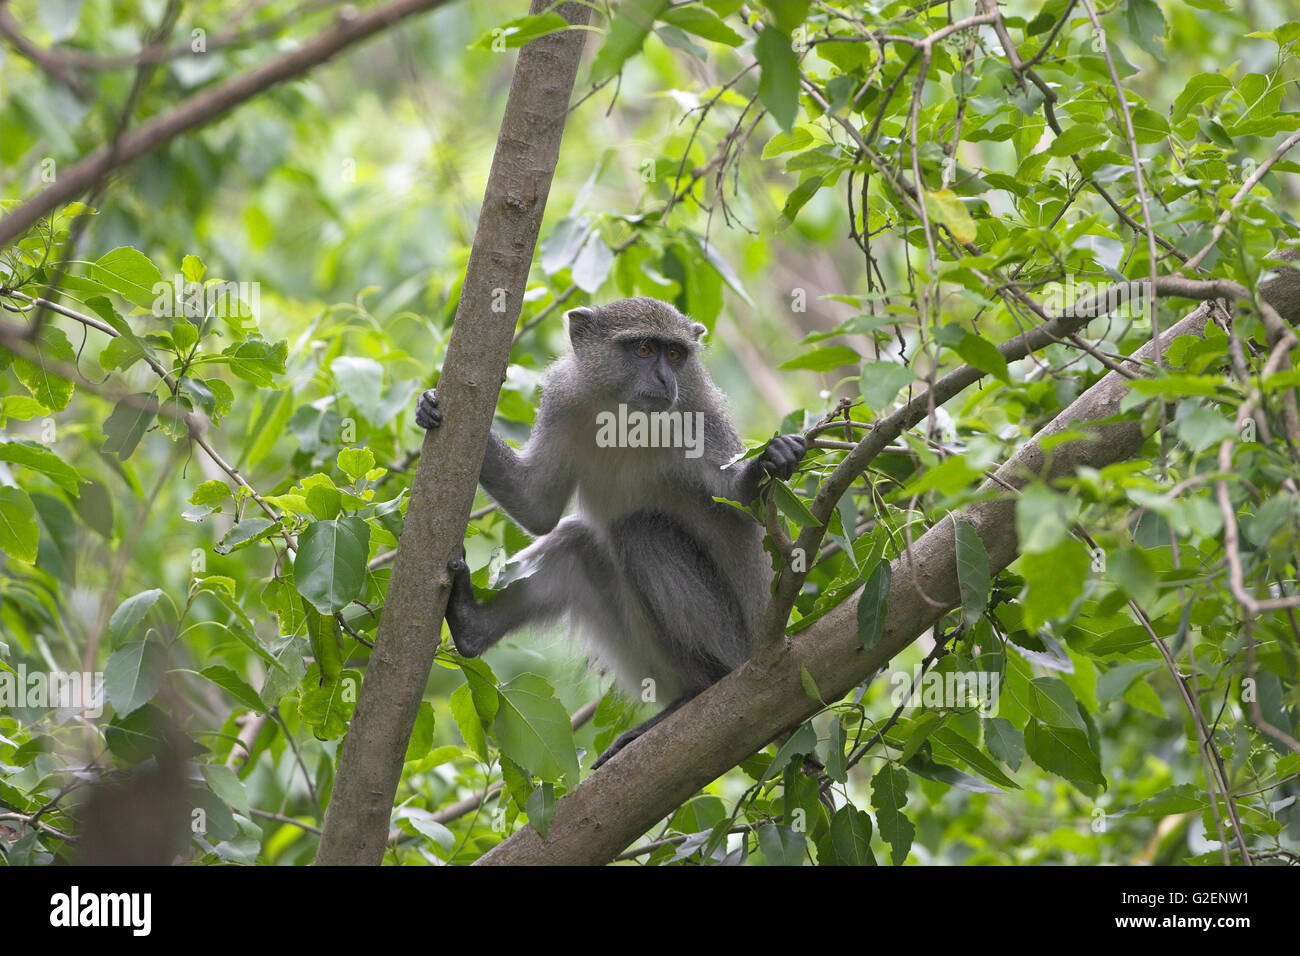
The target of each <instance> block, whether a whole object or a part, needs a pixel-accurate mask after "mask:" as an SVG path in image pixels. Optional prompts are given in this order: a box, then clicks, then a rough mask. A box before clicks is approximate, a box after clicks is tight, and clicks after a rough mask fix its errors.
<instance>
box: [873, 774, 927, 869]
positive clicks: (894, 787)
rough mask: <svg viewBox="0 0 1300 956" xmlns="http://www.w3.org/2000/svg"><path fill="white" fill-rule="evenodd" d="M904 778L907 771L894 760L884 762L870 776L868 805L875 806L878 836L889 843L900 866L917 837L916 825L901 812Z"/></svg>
mask: <svg viewBox="0 0 1300 956" xmlns="http://www.w3.org/2000/svg"><path fill="white" fill-rule="evenodd" d="M907 782H908V778H907V772H906V771H904V770H901V769H899V768H897V767H895V766H894V765H893V764H885V765H884V766H883V767H881V768H880V769H879V770H878V771H876V775H875V776H874V777H872V778H871V805H872V806H873V807H875V808H876V823H877V824H878V825H879V827H880V838H881V839H882V840H884V841H885V842H886V843H888V844H889V851H890V852H889V858H890V860H891V861H893V864H894V866H902V864H903V862H904V861H905V860H906V859H907V854H908V853H909V852H910V851H911V849H912V841H913V839H915V837H916V828H915V827H914V826H912V821H911V820H909V819H908V818H907V817H906V815H904V813H903V807H904V805H906V803H907Z"/></svg>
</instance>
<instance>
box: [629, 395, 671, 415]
mask: <svg viewBox="0 0 1300 956" xmlns="http://www.w3.org/2000/svg"><path fill="white" fill-rule="evenodd" d="M628 404H629V405H631V406H633V407H634V408H639V409H641V410H642V411H645V412H666V411H668V410H669V409H670V408H672V407H673V406H674V405H676V404H677V396H676V395H668V394H667V393H665V392H637V393H636V394H635V395H633V396H632V398H631V400H630V401H629V402H628Z"/></svg>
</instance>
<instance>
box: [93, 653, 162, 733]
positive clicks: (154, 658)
mask: <svg viewBox="0 0 1300 956" xmlns="http://www.w3.org/2000/svg"><path fill="white" fill-rule="evenodd" d="M166 666H167V665H166V658H165V657H164V655H163V650H162V647H161V646H160V645H159V644H158V642H157V641H132V642H131V643H130V644H123V645H122V646H121V647H119V648H118V649H117V650H115V651H113V653H111V654H109V655H108V661H107V662H105V664H104V690H105V692H106V693H107V694H108V700H109V703H111V704H112V705H113V709H114V710H115V711H117V715H118V716H119V717H125V716H126V715H127V714H129V713H131V712H132V711H133V710H137V709H138V708H140V707H142V706H144V705H145V704H146V703H148V702H149V701H150V700H151V699H152V698H153V695H154V694H156V693H157V692H158V687H159V685H161V684H162V678H163V671H164V669H165V668H166Z"/></svg>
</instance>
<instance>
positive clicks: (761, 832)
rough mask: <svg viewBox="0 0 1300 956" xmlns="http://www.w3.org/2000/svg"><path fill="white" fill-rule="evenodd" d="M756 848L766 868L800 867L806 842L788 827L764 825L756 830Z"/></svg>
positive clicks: (801, 835) (805, 849) (774, 824)
mask: <svg viewBox="0 0 1300 956" xmlns="http://www.w3.org/2000/svg"><path fill="white" fill-rule="evenodd" d="M758 847H759V849H760V850H762V851H763V858H764V859H765V860H767V865H768V866H801V865H803V859H804V854H805V853H806V852H807V850H808V840H807V838H806V837H805V836H804V835H803V834H802V833H796V832H795V831H794V830H793V829H791V828H790V827H788V826H783V825H781V824H776V823H764V824H763V825H762V826H760V827H759V828H758Z"/></svg>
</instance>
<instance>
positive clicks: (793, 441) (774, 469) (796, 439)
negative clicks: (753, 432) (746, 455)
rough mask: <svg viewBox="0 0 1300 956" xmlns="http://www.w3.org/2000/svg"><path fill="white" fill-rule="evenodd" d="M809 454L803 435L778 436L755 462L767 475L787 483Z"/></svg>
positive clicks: (768, 444)
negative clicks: (804, 457)
mask: <svg viewBox="0 0 1300 956" xmlns="http://www.w3.org/2000/svg"><path fill="white" fill-rule="evenodd" d="M807 452H808V442H807V440H806V439H805V438H804V437H803V436H802V435H777V436H776V437H775V438H773V439H772V440H771V441H770V442H768V443H767V447H766V448H764V449H763V454H761V455H759V456H758V458H757V459H755V460H756V461H757V462H758V463H759V466H760V467H761V468H762V469H763V471H765V472H766V473H767V474H769V475H772V476H773V477H775V478H780V479H781V480H782V481H787V480H789V478H790V476H791V475H793V474H794V470H795V468H797V467H798V465H799V462H801V461H803V456H804V455H805V454H807Z"/></svg>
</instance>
